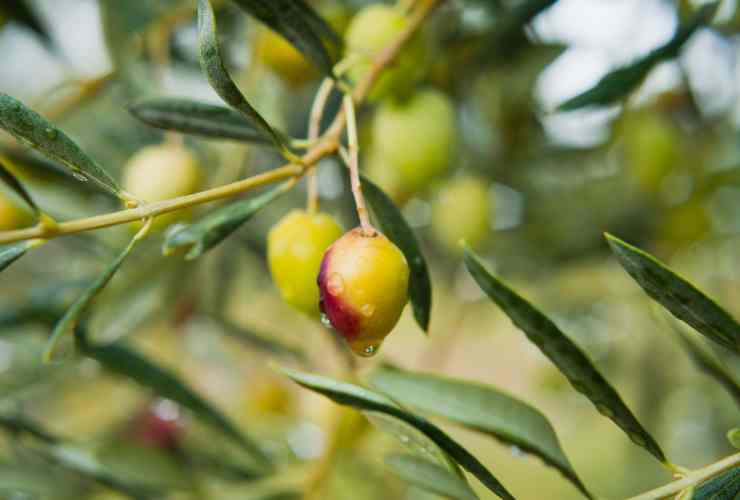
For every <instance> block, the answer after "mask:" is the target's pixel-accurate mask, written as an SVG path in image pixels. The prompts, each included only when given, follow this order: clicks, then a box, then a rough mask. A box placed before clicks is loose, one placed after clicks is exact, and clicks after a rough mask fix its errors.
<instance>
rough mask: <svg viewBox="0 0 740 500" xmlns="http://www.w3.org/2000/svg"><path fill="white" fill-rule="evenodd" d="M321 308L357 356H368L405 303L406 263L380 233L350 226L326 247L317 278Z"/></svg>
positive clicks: (407, 280) (375, 350)
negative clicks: (347, 230) (371, 232)
mask: <svg viewBox="0 0 740 500" xmlns="http://www.w3.org/2000/svg"><path fill="white" fill-rule="evenodd" d="M318 282H319V289H320V292H321V310H322V312H323V313H324V314H325V315H326V318H327V319H328V320H329V322H331V325H332V326H333V327H334V328H335V329H336V330H337V331H338V332H339V333H340V334H341V335H342V337H344V339H345V340H346V341H347V343H348V345H349V347H350V348H351V349H352V351H353V352H354V353H355V354H357V355H359V356H366V357H367V356H372V355H374V354H376V353H377V352H378V349H379V348H380V344H381V343H382V342H383V340H384V339H385V337H386V336H387V335H388V334H389V333H390V332H391V330H393V327H395V326H396V323H398V319H399V318H400V317H401V312H402V311H403V308H404V306H405V305H406V302H407V301H408V286H409V266H408V263H407V262H406V258H405V257H404V255H403V253H402V252H401V250H399V249H398V247H397V246H396V245H394V244H393V243H392V242H391V241H390V240H389V239H388V238H386V237H385V236H384V235H382V234H380V233H378V232H377V231H376V232H374V233H373V234H372V235H369V234H366V232H365V230H363V229H362V228H355V229H353V230H352V231H349V232H348V233H346V234H345V235H344V236H342V237H341V238H340V239H338V240H337V241H336V242H335V243H334V244H333V245H332V246H331V247H329V249H328V250H327V251H326V254H325V255H324V258H323V260H322V261H321V271H320V272H319V277H318Z"/></svg>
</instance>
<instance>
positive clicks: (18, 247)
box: [0, 240, 41, 272]
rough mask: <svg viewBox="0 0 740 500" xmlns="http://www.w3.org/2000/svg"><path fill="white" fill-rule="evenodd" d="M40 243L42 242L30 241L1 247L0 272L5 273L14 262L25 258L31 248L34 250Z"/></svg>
mask: <svg viewBox="0 0 740 500" xmlns="http://www.w3.org/2000/svg"><path fill="white" fill-rule="evenodd" d="M40 243H41V241H40V240H29V241H21V242H18V243H11V244H10V245H2V246H0V272H2V271H4V270H5V269H7V268H8V267H9V266H10V265H11V264H12V263H13V262H15V261H16V260H18V259H20V258H21V257H23V256H24V255H25V254H26V252H27V251H28V250H29V249H30V248H33V247H34V246H37V245H39V244H40Z"/></svg>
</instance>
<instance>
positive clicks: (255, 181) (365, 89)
mask: <svg viewBox="0 0 740 500" xmlns="http://www.w3.org/2000/svg"><path fill="white" fill-rule="evenodd" d="M441 1H442V0H424V2H422V5H420V7H419V8H418V9H417V10H416V11H415V12H414V13H413V14H412V15H411V17H410V19H409V24H408V26H407V27H406V29H405V30H404V31H403V32H402V33H401V34H400V35H399V37H398V38H397V39H396V40H395V41H394V42H393V43H391V44H390V45H389V46H388V48H386V49H385V50H383V51H382V52H381V53H380V54H379V55H378V57H377V58H376V59H375V61H374V62H373V65H372V66H371V68H370V70H369V72H368V74H367V76H365V78H364V79H363V80H362V81H360V82H359V83H358V85H357V86H356V87H355V90H354V92H353V93H352V99H353V101H354V103H355V104H359V103H361V102H362V101H364V99H365V98H366V97H367V95H368V94H369V92H370V89H372V87H373V85H374V84H375V82H376V81H377V80H378V78H379V77H380V75H381V73H382V71H383V69H385V68H386V67H387V66H388V65H390V64H391V63H392V62H393V60H394V59H395V58H396V56H397V55H398V53H399V52H400V51H401V49H402V48H403V46H404V45H405V44H406V43H407V42H408V41H409V40H410V39H411V38H412V37H413V36H414V34H415V33H416V31H417V30H418V29H419V28H420V27H421V25H422V24H423V22H424V20H425V19H426V18H427V16H428V15H429V14H430V13H431V12H432V11H433V10H434V8H435V7H436V6H437V5H438V4H439V3H440V2H441ZM345 125H346V117H345V113H344V112H339V113H337V116H336V117H335V118H334V121H333V122H332V124H331V126H330V127H329V129H328V130H327V131H326V132H325V133H324V135H323V136H322V138H321V139H320V140H319V141H318V143H317V144H316V145H314V146H312V147H311V149H310V150H309V151H308V152H307V153H306V154H305V155H303V156H302V157H301V163H302V165H296V164H294V163H288V164H286V165H283V166H282V167H278V168H276V169H274V170H271V171H270V172H267V173H264V174H260V175H256V176H254V177H250V178H248V179H243V180H241V181H237V182H233V183H231V184H227V185H224V186H220V187H217V188H213V189H209V190H207V191H202V192H199V193H195V194H191V195H187V196H181V197H178V198H172V199H170V200H165V201H160V202H156V203H150V204H146V205H142V206H139V207H136V208H129V209H124V210H120V211H118V212H113V213H110V214H105V215H98V216H95V217H88V218H84V219H78V220H74V221H69V222H61V223H59V225H58V227H57V228H55V230H54V231H53V232H50V231H49V229H48V228H45V227H41V226H39V225H37V226H34V227H31V228H27V229H18V230H13V231H0V244H3V243H12V242H15V241H21V240H28V239H32V238H45V239H50V238H55V237H58V236H63V235H67V234H74V233H80V232H83V231H90V230H94V229H100V228H104V227H110V226H116V225H119V224H125V223H128V222H132V221H135V220H139V219H145V218H147V217H154V216H157V215H161V214H164V213H167V212H174V211H176V210H180V209H183V208H187V207H191V206H194V205H199V204H202V203H208V202H211V201H215V200H220V199H223V198H231V197H234V196H236V195H238V194H241V193H244V192H246V191H249V190H250V189H254V188H256V187H260V186H264V185H266V184H270V183H273V182H277V181H280V180H283V179H286V178H288V177H295V178H299V177H301V176H303V175H304V174H305V172H306V169H307V168H308V167H310V166H312V165H315V164H316V162H318V161H319V160H320V159H321V158H323V157H325V156H328V155H330V154H334V153H335V152H336V151H337V149H338V147H339V138H340V137H341V135H342V132H343V131H344V127H345Z"/></svg>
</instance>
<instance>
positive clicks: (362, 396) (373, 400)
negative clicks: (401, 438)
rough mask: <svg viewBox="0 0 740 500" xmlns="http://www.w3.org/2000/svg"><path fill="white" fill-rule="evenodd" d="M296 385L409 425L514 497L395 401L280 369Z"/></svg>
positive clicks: (486, 482)
mask: <svg viewBox="0 0 740 500" xmlns="http://www.w3.org/2000/svg"><path fill="white" fill-rule="evenodd" d="M279 370H280V371H281V372H282V373H284V374H285V375H286V376H288V377H289V378H291V379H292V380H293V381H294V382H296V383H297V384H299V385H301V386H302V387H305V388H306V389H310V390H312V391H315V392H318V393H319V394H323V395H324V396H326V397H328V398H329V399H331V400H332V401H334V402H336V403H338V404H341V405H346V406H351V407H353V408H357V409H360V410H364V411H371V412H377V413H382V414H385V415H388V416H390V417H393V418H396V419H398V420H401V421H402V422H405V423H407V424H409V425H411V426H412V427H414V428H416V429H417V430H418V431H420V432H421V433H423V434H424V435H425V436H427V437H428V438H429V439H431V440H432V441H433V442H434V443H435V444H436V445H437V446H439V447H440V448H441V449H442V450H443V451H444V452H445V453H447V454H448V455H449V456H450V457H451V458H452V459H453V460H455V461H456V462H457V463H458V464H460V466H461V467H463V468H464V469H465V470H467V471H468V472H470V473H471V474H473V475H474V476H475V477H477V478H478V479H479V480H480V481H481V482H482V483H483V484H484V485H485V486H486V487H487V488H488V489H489V490H491V491H492V492H493V493H495V494H496V495H498V496H499V497H501V498H504V499H509V500H510V499H513V498H514V497H513V496H512V495H511V493H509V492H508V491H507V490H506V488H505V487H504V486H503V485H502V484H501V483H500V482H499V481H498V479H496V478H495V477H494V476H493V474H491V472H490V471H489V470H488V469H487V468H486V467H485V466H484V465H483V464H482V463H480V461H479V460H478V459H477V458H475V457H474V456H473V455H471V454H470V453H469V452H468V451H467V450H466V449H465V448H463V447H462V446H461V445H460V444H459V443H457V442H456V441H455V440H453V439H452V438H451V437H450V436H448V435H447V434H446V433H445V432H444V431H443V430H442V429H440V428H439V427H437V426H436V425H434V424H432V423H431V422H429V421H428V420H426V419H424V418H422V417H420V416H418V415H415V414H413V413H410V412H408V411H406V410H404V409H402V408H401V407H400V406H398V405H397V404H396V403H394V402H393V401H392V400H390V399H389V398H387V397H386V396H383V395H382V394H379V393H377V392H374V391H371V390H369V389H366V388H364V387H360V386H358V385H354V384H349V383H346V382H340V381H337V380H333V379H330V378H327V377H323V376H321V375H314V374H310V373H301V372H298V371H295V370H290V369H288V368H282V367H281V368H279Z"/></svg>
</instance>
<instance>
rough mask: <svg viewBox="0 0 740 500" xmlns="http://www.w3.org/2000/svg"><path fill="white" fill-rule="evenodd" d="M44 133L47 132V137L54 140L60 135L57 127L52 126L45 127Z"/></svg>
mask: <svg viewBox="0 0 740 500" xmlns="http://www.w3.org/2000/svg"><path fill="white" fill-rule="evenodd" d="M44 133H45V134H46V137H48V138H49V139H51V140H52V141H53V140H54V139H56V138H57V135H58V132H57V131H56V129H53V128H51V127H46V128H45V129H44Z"/></svg>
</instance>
